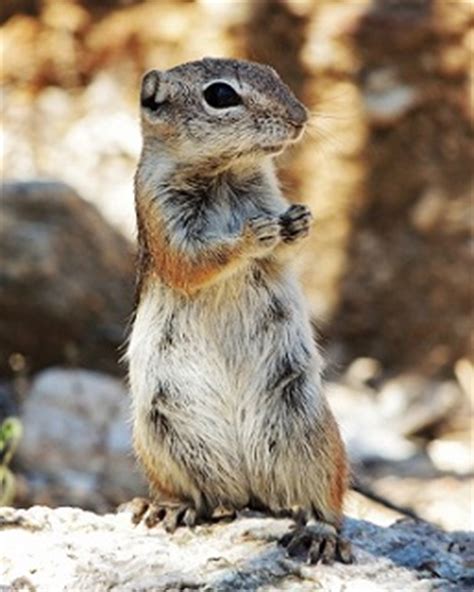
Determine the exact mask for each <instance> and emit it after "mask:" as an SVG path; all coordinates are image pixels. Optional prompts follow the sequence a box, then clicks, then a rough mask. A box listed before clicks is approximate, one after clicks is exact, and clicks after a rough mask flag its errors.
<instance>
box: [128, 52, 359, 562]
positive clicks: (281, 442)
mask: <svg viewBox="0 0 474 592" xmlns="http://www.w3.org/2000/svg"><path fill="white" fill-rule="evenodd" d="M141 117H142V133H143V150H142V153H141V158H140V162H139V165H138V170H137V173H136V177H135V199H136V210H137V221H138V244H139V256H138V283H137V310H136V316H135V320H134V323H133V329H132V333H131V337H130V343H129V347H128V359H129V370H130V386H131V392H132V398H133V417H134V447H135V451H136V454H137V456H138V458H139V460H140V461H141V463H142V465H143V467H144V470H145V472H146V474H147V477H148V479H149V482H150V484H151V489H152V492H153V494H154V495H155V496H157V500H156V501H155V502H154V503H153V504H150V505H149V506H148V507H147V504H143V505H141V506H140V508H139V509H137V515H136V518H137V520H139V519H141V517H143V516H145V520H146V522H147V524H148V525H151V524H154V523H155V522H156V521H158V520H160V519H163V520H164V522H165V526H166V527H167V528H168V529H170V530H173V529H174V528H175V527H176V526H177V525H179V524H187V525H192V524H194V523H196V522H197V521H200V520H204V519H207V518H209V517H211V515H212V513H213V511H214V510H215V509H216V508H217V507H226V508H231V509H234V510H238V509H241V508H245V507H251V508H260V509H262V510H266V511H268V512H270V513H283V512H285V511H288V512H290V511H296V512H297V513H298V514H299V518H300V520H299V522H298V524H299V525H298V526H297V527H296V528H295V529H294V530H293V531H291V533H290V534H289V536H287V537H285V540H284V541H283V543H284V544H286V545H287V547H288V552H289V553H291V554H293V553H296V552H297V550H300V549H301V548H304V549H305V550H306V551H308V553H309V559H310V560H311V561H317V560H318V559H319V558H321V557H322V559H323V560H325V561H331V560H332V559H333V558H334V557H336V558H339V559H341V560H343V561H344V560H345V561H348V560H350V548H349V545H348V543H346V542H345V541H343V540H342V539H341V537H340V535H339V528H340V524H341V516H342V510H341V508H342V498H343V494H344V491H345V489H346V482H347V465H346V456H345V452H344V447H343V444H342V442H341V438H340V435H339V431H338V428H337V425H336V423H335V420H334V418H333V415H332V413H331V411H330V409H329V407H328V404H327V402H326V399H325V397H324V394H323V392H322V387H321V367H322V362H321V357H320V354H319V352H318V350H317V348H316V346H315V345H314V343H313V336H312V331H311V325H310V321H309V316H308V313H307V310H306V307H305V302H304V299H303V297H302V294H301V291H300V288H299V286H298V283H297V281H296V279H295V276H294V274H293V272H292V271H291V269H290V267H289V264H288V260H289V258H290V257H291V255H292V253H293V252H294V250H295V244H296V243H298V242H300V240H301V239H303V238H304V237H305V236H306V235H307V234H308V232H309V227H310V222H311V214H310V212H309V210H308V209H307V208H306V206H304V205H289V203H288V202H287V201H286V200H285V198H284V197H283V196H282V194H281V192H280V189H279V187H278V183H277V181H276V177H275V173H274V169H273V164H272V159H273V157H274V156H275V155H276V154H278V153H279V152H281V151H282V150H283V149H284V148H285V147H286V146H288V145H289V144H291V143H293V142H295V141H296V140H298V139H299V138H300V137H301V135H302V133H303V129H304V127H305V124H306V122H307V119H308V114H307V110H306V109H305V107H304V106H303V105H302V104H301V103H300V102H299V101H298V100H297V99H296V98H295V96H294V95H293V94H292V92H291V91H290V90H289V89H288V87H287V86H285V84H283V82H282V81H281V80H280V78H279V76H278V75H277V73H276V72H275V71H274V70H273V69H272V68H270V67H268V66H264V65H261V64H256V63H251V62H246V61H239V60H232V59H210V58H206V59H203V60H200V61H195V62H190V63H187V64H183V65H180V66H177V67H175V68H172V69H170V70H167V71H163V72H159V71H157V70H152V71H151V72H148V73H147V74H146V75H145V77H144V78H143V82H142V88H141Z"/></svg>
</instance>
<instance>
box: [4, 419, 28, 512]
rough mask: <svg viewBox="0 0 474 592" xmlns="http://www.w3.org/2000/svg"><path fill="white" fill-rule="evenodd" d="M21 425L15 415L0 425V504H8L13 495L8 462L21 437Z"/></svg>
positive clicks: (13, 479)
mask: <svg viewBox="0 0 474 592" xmlns="http://www.w3.org/2000/svg"><path fill="white" fill-rule="evenodd" d="M22 432H23V426H22V425H21V422H20V420H19V419H18V418H16V417H7V418H6V419H5V420H4V421H3V423H2V424H1V426H0V506H8V505H10V504H11V503H12V502H13V499H14V497H15V476H14V475H13V473H12V472H11V470H10V469H9V464H10V462H11V459H12V458H13V455H14V454H15V450H16V448H17V446H18V443H19V441H20V439H21V435H22Z"/></svg>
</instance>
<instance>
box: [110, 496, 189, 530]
mask: <svg viewBox="0 0 474 592" xmlns="http://www.w3.org/2000/svg"><path fill="white" fill-rule="evenodd" d="M124 510H129V511H131V513H132V523H133V524H134V525H135V526H136V525H137V524H140V522H144V524H145V525H146V526H147V527H148V528H153V527H154V526H156V525H157V524H159V523H160V522H161V523H163V527H164V529H165V530H166V531H167V532H170V533H172V532H174V531H175V530H176V529H177V528H178V526H189V527H192V526H195V525H196V523H197V521H198V515H197V512H196V509H195V508H194V507H193V506H191V505H190V504H180V503H173V502H156V501H150V500H148V499H145V498H141V497H136V498H134V499H132V500H131V501H130V502H128V503H126V504H122V505H121V506H120V507H119V511H124Z"/></svg>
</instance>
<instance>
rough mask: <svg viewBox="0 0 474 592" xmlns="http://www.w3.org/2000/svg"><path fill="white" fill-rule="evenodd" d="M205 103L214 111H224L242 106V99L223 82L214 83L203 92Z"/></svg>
mask: <svg viewBox="0 0 474 592" xmlns="http://www.w3.org/2000/svg"><path fill="white" fill-rule="evenodd" d="M204 99H205V100H206V103H207V104H208V105H210V106H211V107H214V108H215V109H225V108H226V107H235V106H236V105H241V104H242V99H241V98H240V96H239V95H238V94H237V93H236V92H235V90H234V89H233V88H232V87H231V86H230V85H229V84H225V82H214V84H210V85H209V86H208V87H207V88H206V90H205V91H204Z"/></svg>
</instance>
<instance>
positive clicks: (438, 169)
mask: <svg viewBox="0 0 474 592" xmlns="http://www.w3.org/2000/svg"><path fill="white" fill-rule="evenodd" d="M0 10H1V13H0V20H1V26H2V51H3V56H2V71H1V78H2V90H1V97H2V111H1V118H2V129H1V134H2V142H1V146H0V148H1V150H2V158H1V168H2V178H3V184H2V198H1V204H0V208H1V210H0V216H1V218H0V421H2V420H4V419H5V418H8V417H11V416H19V418H20V422H21V423H20V424H17V423H15V422H14V424H13V425H12V423H11V422H10V423H8V422H7V423H6V424H3V428H2V429H1V431H0V485H1V488H0V496H1V497H0V501H2V502H3V503H14V504H15V505H19V506H28V505H31V504H34V503H43V504H48V505H52V506H56V505H59V504H68V505H69V504H71V505H80V506H82V507H85V508H89V509H94V510H96V511H100V512H102V511H107V510H110V509H112V508H113V507H114V506H115V505H116V504H118V503H120V502H122V501H124V500H126V499H128V498H129V497H130V496H131V495H134V494H137V493H140V492H141V491H144V490H145V489H144V484H143V481H142V480H141V477H140V475H139V472H138V471H137V470H136V468H135V467H134V461H133V458H132V455H131V452H130V434H129V424H128V405H129V400H128V395H127V386H126V380H125V375H126V368H125V365H124V364H123V363H121V362H120V356H121V354H122V353H123V343H124V342H125V338H126V334H127V324H128V320H129V318H130V314H131V311H132V306H133V304H132V296H133V275H134V265H133V253H134V236H135V219H134V210H133V189H132V187H133V174H134V168H135V166H136V163H137V159H138V157H139V152H140V133H139V122H138V106H137V105H138V88H139V82H140V78H141V76H142V74H143V73H144V72H145V71H146V70H147V69H150V68H161V69H163V68H168V67H171V66H173V65H176V64H178V63H181V62H184V61H187V60H192V59H199V58H201V57H204V56H224V57H239V58H246V59H252V60H256V61H261V62H266V63H269V64H271V65H272V66H274V67H275V68H276V70H277V71H278V72H279V73H280V75H281V77H282V78H283V79H284V80H285V81H286V82H287V83H288V84H289V86H290V87H291V88H292V89H293V90H294V92H295V93H296V95H297V96H298V97H299V98H300V99H302V100H303V101H304V103H305V104H306V105H307V106H308V107H309V109H310V110H311V112H312V119H311V125H310V126H309V129H308V131H307V133H306V135H305V138H304V140H303V141H302V142H301V143H300V144H299V145H298V146H296V147H294V148H293V149H292V151H290V152H288V153H287V154H285V155H283V156H282V157H281V158H280V161H279V167H280V178H281V183H282V186H283V187H284V190H285V193H286V194H287V195H288V197H289V198H290V199H291V200H293V201H298V202H305V203H307V204H308V205H309V206H310V207H311V209H312V211H313V213H314V216H315V225H314V228H313V233H312V236H311V238H310V239H309V240H308V243H307V245H306V248H305V249H304V250H303V252H302V253H301V256H300V257H299V259H298V261H297V263H296V264H297V267H298V272H299V273H300V276H301V279H302V282H303V284H304V287H305V290H306V294H307V297H308V301H309V303H310V307H311V312H312V314H313V318H314V321H315V331H317V333H318V335H319V340H320V341H321V343H322V344H323V349H324V351H325V355H326V358H327V361H328V367H327V375H326V379H327V390H328V396H329V398H330V402H331V405H332V406H333V408H334V410H335V412H336V414H337V416H338V418H339V421H340V423H341V425H342V430H343V433H344V437H345V440H346V442H347V445H348V449H349V453H350V456H351V460H352V463H353V465H354V471H355V473H356V474H357V475H359V479H360V480H361V481H362V482H363V483H364V484H365V485H366V486H368V487H370V489H371V490H372V491H373V492H375V493H377V494H378V495H381V496H383V497H385V498H386V499H388V500H390V501H391V502H393V503H394V504H397V505H399V506H402V507H406V508H408V509H411V510H412V511H415V512H416V513H417V514H418V515H420V516H421V517H423V518H426V519H428V520H431V521H433V522H435V523H436V524H439V525H441V526H443V527H444V528H447V529H460V528H463V529H465V528H468V527H469V524H470V521H471V526H472V518H473V517H472V502H473V483H474V458H473V450H472V443H471V435H472V425H473V424H472V418H473V416H472V403H473V387H474V370H473V365H472V364H473V356H472V349H471V348H472V346H471V345H470V339H471V334H472V329H473V308H472V304H473V279H474V278H473V269H474V267H473V265H472V263H473V261H472V260H473V234H472V231H473V166H472V164H473V156H474V155H473V151H474V144H473V133H472V116H473V110H472V106H473V105H472V91H471V89H472V86H471V85H472V73H473V70H472V68H473V53H472V50H473V47H474V29H473V25H474V13H473V8H472V5H471V4H470V3H469V2H466V1H459V2H457V1H455V0H338V1H332V0H317V1H316V0H297V1H293V0H258V1H235V0H227V1H222V2H221V1H217V0H194V1H178V0H176V1H174V2H164V1H163V2H162V1H158V0H157V1H152V0H150V1H133V0H122V1H120V0H103V1H100V0H97V1H92V0H3V1H2V4H1V8H0ZM17 444H18V445H17ZM15 448H16V451H15ZM13 451H15V454H13ZM12 457H13V458H12ZM2 479H3V481H2ZM347 512H348V513H349V514H351V515H356V516H359V517H363V518H368V519H371V520H374V521H378V522H379V523H381V524H386V523H390V522H391V521H393V519H394V518H396V517H399V514H397V513H396V512H393V511H389V510H387V509H386V508H384V507H383V506H382V505H380V504H378V503H374V502H369V501H368V500H367V499H366V498H365V497H363V496H360V495H358V494H355V493H354V494H351V495H350V496H349V497H348V501H347Z"/></svg>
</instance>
